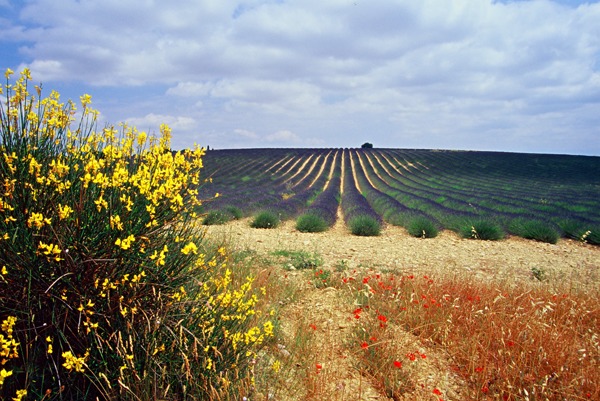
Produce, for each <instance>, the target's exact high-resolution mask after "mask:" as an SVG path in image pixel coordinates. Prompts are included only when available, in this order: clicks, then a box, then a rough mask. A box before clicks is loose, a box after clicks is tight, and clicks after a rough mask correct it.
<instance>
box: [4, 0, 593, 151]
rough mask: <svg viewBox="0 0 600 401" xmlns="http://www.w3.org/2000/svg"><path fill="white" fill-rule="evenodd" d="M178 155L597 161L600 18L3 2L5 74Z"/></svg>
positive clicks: (279, 1) (532, 3)
mask: <svg viewBox="0 0 600 401" xmlns="http://www.w3.org/2000/svg"><path fill="white" fill-rule="evenodd" d="M25 67H28V68H30V69H31V73H32V78H33V79H32V80H33V83H36V84H37V83H42V85H43V88H44V93H45V94H49V93H50V90H52V89H55V90H58V91H59V92H60V93H61V95H62V98H63V100H66V99H73V100H78V99H79V96H81V95H83V94H85V93H87V94H90V95H92V99H93V106H94V107H95V108H96V109H98V110H99V111H100V112H101V119H102V124H109V123H110V124H117V123H119V122H127V123H128V124H131V125H135V126H136V127H137V128H138V129H140V130H146V131H149V132H158V129H159V126H160V124H162V123H166V124H168V125H170V126H171V128H172V130H173V139H172V147H173V148H174V149H182V148H186V147H191V146H193V145H194V144H199V145H201V146H209V147H210V148H214V149H228V148H277V147H293V148H341V147H342V148H343V147H348V148H352V147H360V146H361V145H362V144H363V143H365V142H369V143H371V144H373V145H374V147H379V148H418V149H456V150H491V151H508V152H528V153H557V154H575V155H593V156H600V2H599V1H575V0H572V1H568V0H522V1H519V0H514V1H495V0H418V1H417V0H247V1H233V0H231V1H230V0H174V1H158V0H156V1H154V0H61V1H55V0H21V1H15V0H0V68H1V69H2V70H5V69H6V68H11V69H13V70H15V71H20V70H22V69H23V68H25Z"/></svg>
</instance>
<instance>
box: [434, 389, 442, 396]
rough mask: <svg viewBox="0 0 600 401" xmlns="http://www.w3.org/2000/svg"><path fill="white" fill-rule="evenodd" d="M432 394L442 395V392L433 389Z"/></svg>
mask: <svg viewBox="0 0 600 401" xmlns="http://www.w3.org/2000/svg"><path fill="white" fill-rule="evenodd" d="M433 394H435V395H442V392H441V391H440V390H438V389H437V388H434V389H433Z"/></svg>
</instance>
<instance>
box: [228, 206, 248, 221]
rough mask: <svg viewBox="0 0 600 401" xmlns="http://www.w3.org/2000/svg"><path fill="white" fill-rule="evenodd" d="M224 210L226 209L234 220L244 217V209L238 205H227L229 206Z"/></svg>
mask: <svg viewBox="0 0 600 401" xmlns="http://www.w3.org/2000/svg"><path fill="white" fill-rule="evenodd" d="M224 210H225V213H227V214H228V215H230V216H231V217H232V218H233V219H234V220H239V219H241V218H242V217H244V214H243V213H242V210H241V209H240V208H239V207H237V206H233V205H227V206H225V208H224Z"/></svg>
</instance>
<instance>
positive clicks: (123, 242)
mask: <svg viewBox="0 0 600 401" xmlns="http://www.w3.org/2000/svg"><path fill="white" fill-rule="evenodd" d="M134 241H135V237H134V236H133V235H129V237H127V238H124V239H120V238H117V240H116V241H115V245H116V246H119V247H121V249H129V248H131V244H132V243H133V242H134Z"/></svg>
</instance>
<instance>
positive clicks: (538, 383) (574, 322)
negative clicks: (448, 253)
mask: <svg viewBox="0 0 600 401" xmlns="http://www.w3.org/2000/svg"><path fill="white" fill-rule="evenodd" d="M282 256H283V258H282ZM260 260H262V263H265V266H278V267H277V269H279V272H278V277H279V278H278V280H277V283H278V284H277V285H274V286H272V287H269V288H272V289H273V290H272V291H271V293H270V295H269V296H270V301H271V302H272V303H273V305H274V307H276V308H277V309H278V315H279V316H281V327H282V329H281V330H280V331H278V332H277V333H276V338H277V343H275V344H271V345H270V346H269V347H268V352H266V353H264V354H262V358H261V359H260V360H259V365H258V367H259V369H258V370H257V372H258V377H257V380H258V384H259V390H260V391H261V393H260V396H258V397H257V398H256V399H264V400H267V399H277V400H292V399H314V400H318V399H321V400H322V399H328V400H357V399H360V400H363V399H364V400H367V399H372V398H373V397H375V396H377V397H379V398H378V399H389V400H404V399H406V400H408V399H411V400H438V401H439V400H498V399H499V400H566V399H568V400H590V399H598V398H599V397H600V370H599V366H598V364H599V362H600V349H599V343H598V338H599V337H598V335H599V333H598V327H600V324H599V323H600V295H599V294H598V292H597V291H596V290H593V289H592V288H590V287H586V286H579V285H577V283H572V282H569V283H564V282H563V283H559V282H553V281H550V280H547V279H545V278H544V277H541V276H540V275H539V274H538V275H535V272H533V276H532V277H531V278H530V279H529V280H523V279H517V278H515V279H514V280H512V281H503V282H499V281H498V282H496V281H494V280H491V281H483V280H481V279H475V278H472V277H471V276H467V275H461V274H455V273H452V272H448V274H447V275H441V276H440V275H439V273H437V274H438V275H436V276H430V275H419V276H416V275H410V274H406V273H404V274H402V273H397V272H394V271H379V270H372V269H369V268H368V267H366V266H365V267H364V268H359V269H354V270H349V269H347V267H346V265H345V264H344V263H343V262H340V263H338V264H336V265H335V267H334V268H333V269H330V270H327V269H325V270H324V269H323V268H322V267H320V266H319V265H318V261H319V255H314V254H309V253H303V252H298V251H287V252H286V251H282V250H279V251H276V252H273V253H272V254H271V255H270V256H269V257H267V258H266V259H259V261H260ZM315 264H316V265H315ZM302 266H307V267H306V268H305V269H302ZM290 269H291V270H290ZM592 287H594V286H592ZM586 288H587V289H586ZM277 305H279V306H277Z"/></svg>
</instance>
